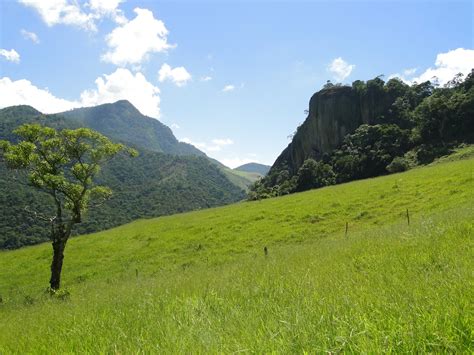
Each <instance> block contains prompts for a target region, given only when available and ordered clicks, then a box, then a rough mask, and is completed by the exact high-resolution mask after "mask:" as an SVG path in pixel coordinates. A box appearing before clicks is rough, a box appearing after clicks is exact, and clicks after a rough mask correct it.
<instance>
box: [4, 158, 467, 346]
mask: <svg viewBox="0 0 474 355" xmlns="http://www.w3.org/2000/svg"><path fill="white" fill-rule="evenodd" d="M473 168H474V160H472V159H471V160H462V161H455V162H447V163H443V164H437V165H433V166H431V167H427V168H421V169H414V170H411V171H409V172H406V173H403V174H396V175H390V176H386V177H381V178H376V179H370V180H364V181H358V182H353V183H349V184H345V185H339V186H333V187H329V188H324V189H320V190H315V191H310V192H306V193H301V194H295V195H292V196H286V197H282V198H275V199H271V200H265V201H259V202H250V203H240V204H236V205H232V206H227V207H222V208H216V209H209V210H203V211H198V212H192V213H186V214H181V215H175V216H169V217H162V218H158V219H152V220H140V221H136V222H133V223H130V224H128V225H125V226H122V227H119V228H115V229H112V230H109V231H105V232H101V233H96V234H92V235H89V236H84V237H79V238H75V239H72V240H71V241H70V243H69V244H68V247H67V249H66V259H65V269H64V272H63V281H64V286H65V287H66V288H67V289H68V290H69V291H70V292H71V297H70V299H68V300H66V301H60V300H55V299H50V298H49V297H48V296H46V295H45V294H44V292H43V290H44V288H45V287H46V286H47V280H48V276H49V275H48V267H49V262H50V257H51V251H50V246H49V245H47V244H45V245H39V246H35V247H28V248H24V249H21V250H16V251H11V252H2V253H0V295H1V296H2V298H3V303H2V304H0V354H3V353H15V352H16V353H25V352H37V353H64V352H81V353H82V352H94V353H96V352H104V353H105V352H112V353H115V352H116V353H136V352H145V353H150V352H165V353H169V352H173V353H175V352H177V353H190V352H193V353H209V352H210V353H216V352H224V353H231V352H238V351H240V352H252V353H263V352H273V351H274V352H281V353H287V352H296V353H298V352H304V351H307V352H326V351H330V352H339V351H341V352H369V353H379V352H382V351H386V352H390V351H392V352H402V353H406V352H472V351H473V350H474V343H473V342H474V332H473V329H474V314H473V309H474V304H473V301H472V300H473V299H474V278H473V271H472V270H473V268H474V263H473V260H474V250H473V247H474V243H473V237H474V222H473V221H474V174H473ZM407 209H408V210H409V213H410V217H411V224H410V226H408V225H407V221H406V210H407ZM346 222H348V223H349V232H348V236H347V238H346V237H345V223H346ZM263 246H268V248H269V255H268V257H265V256H264V255H263Z"/></svg>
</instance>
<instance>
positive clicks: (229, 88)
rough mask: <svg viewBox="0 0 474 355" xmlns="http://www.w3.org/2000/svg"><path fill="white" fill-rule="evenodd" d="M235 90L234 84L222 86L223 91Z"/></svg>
mask: <svg viewBox="0 0 474 355" xmlns="http://www.w3.org/2000/svg"><path fill="white" fill-rule="evenodd" d="M233 90H235V86H234V85H226V86H224V88H223V89H222V91H223V92H229V91H233Z"/></svg>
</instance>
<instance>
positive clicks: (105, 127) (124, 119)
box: [57, 100, 205, 156]
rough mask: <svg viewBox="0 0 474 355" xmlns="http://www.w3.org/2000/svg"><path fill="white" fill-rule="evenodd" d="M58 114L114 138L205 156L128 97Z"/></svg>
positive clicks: (142, 145) (137, 145) (170, 152)
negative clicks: (141, 111)
mask: <svg viewBox="0 0 474 355" xmlns="http://www.w3.org/2000/svg"><path fill="white" fill-rule="evenodd" d="M57 115H58V116H62V117H64V118H66V119H68V120H71V121H72V122H74V123H75V124H77V125H78V126H80V127H89V128H92V129H94V130H96V131H98V132H100V133H102V134H104V135H106V136H107V137H109V138H111V139H113V140H115V141H120V142H124V143H127V144H131V145H133V146H135V147H138V148H144V149H147V150H150V151H153V152H160V153H168V154H176V155H196V156H205V154H204V153H203V152H201V151H200V150H199V149H197V148H196V147H194V146H192V145H191V144H187V143H183V142H179V141H178V140H177V139H176V137H175V136H174V135H173V132H172V131H171V129H170V128H169V127H168V126H166V125H164V124H163V123H161V122H160V121H158V120H156V119H154V118H151V117H147V116H145V115H142V114H141V113H140V111H138V110H137V109H136V108H135V106H133V105H132V104H131V103H130V102H128V101H127V100H120V101H117V102H115V103H112V104H103V105H99V106H94V107H83V108H78V109H74V110H71V111H66V112H62V113H59V114H57Z"/></svg>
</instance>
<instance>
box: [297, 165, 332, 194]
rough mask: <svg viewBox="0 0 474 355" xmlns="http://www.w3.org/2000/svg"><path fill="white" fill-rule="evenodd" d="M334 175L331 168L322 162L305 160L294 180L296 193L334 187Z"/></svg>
mask: <svg viewBox="0 0 474 355" xmlns="http://www.w3.org/2000/svg"><path fill="white" fill-rule="evenodd" d="M335 183H336V174H334V171H333V170H332V166H331V165H329V164H324V163H323V162H322V161H315V160H313V159H308V160H306V161H305V162H304V163H303V165H302V166H301V168H300V169H299V170H298V175H297V178H296V189H295V190H296V191H306V190H310V189H315V188H318V187H323V186H328V185H334V184H335Z"/></svg>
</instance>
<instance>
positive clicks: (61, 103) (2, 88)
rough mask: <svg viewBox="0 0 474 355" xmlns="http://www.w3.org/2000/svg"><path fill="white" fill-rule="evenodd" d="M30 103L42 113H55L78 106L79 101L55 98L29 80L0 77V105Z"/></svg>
mask: <svg viewBox="0 0 474 355" xmlns="http://www.w3.org/2000/svg"><path fill="white" fill-rule="evenodd" d="M13 105H30V106H33V107H34V108H36V109H37V110H40V111H41V112H44V113H55V112H61V111H66V110H70V109H72V108H74V107H78V106H80V103H79V102H76V101H68V100H64V99H60V98H57V97H56V96H54V95H53V94H51V93H50V92H49V90H48V89H40V88H38V87H36V86H35V85H33V84H32V83H31V82H30V81H28V80H25V79H21V80H16V81H12V80H11V79H10V78H7V77H5V78H1V79H0V107H7V106H13Z"/></svg>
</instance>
